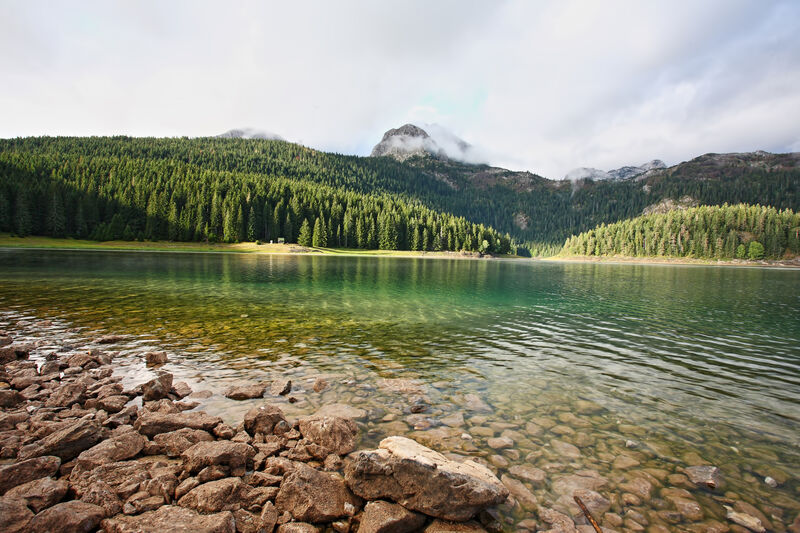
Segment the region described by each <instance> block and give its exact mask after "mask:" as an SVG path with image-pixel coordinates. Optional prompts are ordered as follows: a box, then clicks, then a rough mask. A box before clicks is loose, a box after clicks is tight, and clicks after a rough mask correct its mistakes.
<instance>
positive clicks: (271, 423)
mask: <svg viewBox="0 0 800 533" xmlns="http://www.w3.org/2000/svg"><path fill="white" fill-rule="evenodd" d="M279 422H284V423H286V417H284V416H283V411H281V410H280V408H279V407H277V406H275V405H270V404H267V405H262V406H260V407H254V408H252V409H250V410H249V411H247V414H245V415H244V430H245V431H247V433H248V434H249V435H250V436H251V437H254V436H255V435H256V433H263V434H265V435H271V434H272V431H273V430H274V429H275V424H278V423H279Z"/></svg>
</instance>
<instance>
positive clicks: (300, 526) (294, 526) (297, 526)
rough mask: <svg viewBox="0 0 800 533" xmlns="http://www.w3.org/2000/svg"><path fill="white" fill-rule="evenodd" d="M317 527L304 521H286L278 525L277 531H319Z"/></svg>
mask: <svg viewBox="0 0 800 533" xmlns="http://www.w3.org/2000/svg"><path fill="white" fill-rule="evenodd" d="M319 531H320V530H319V528H317V527H316V526H313V525H311V524H307V523H305V522H287V523H286V524H281V525H280V526H278V529H277V533H319Z"/></svg>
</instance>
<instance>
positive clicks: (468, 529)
mask: <svg viewBox="0 0 800 533" xmlns="http://www.w3.org/2000/svg"><path fill="white" fill-rule="evenodd" d="M423 531H424V533H486V530H485V529H483V528H482V527H481V526H480V524H478V523H477V522H475V521H469V522H448V521H446V520H434V521H433V522H431V523H430V525H428V527H426V528H425V529H424V530H423Z"/></svg>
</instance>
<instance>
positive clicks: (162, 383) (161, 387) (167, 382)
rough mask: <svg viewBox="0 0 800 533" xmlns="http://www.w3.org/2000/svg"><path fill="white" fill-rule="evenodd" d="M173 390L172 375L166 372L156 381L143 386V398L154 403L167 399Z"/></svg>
mask: <svg viewBox="0 0 800 533" xmlns="http://www.w3.org/2000/svg"><path fill="white" fill-rule="evenodd" d="M171 390H172V374H170V373H168V372H164V373H163V374H161V375H160V376H158V377H157V378H155V379H151V380H150V381H148V382H147V383H144V384H143V385H142V397H143V398H144V400H145V401H146V402H147V401H153V400H160V399H161V398H166V397H167V395H168V394H169V392H170V391H171Z"/></svg>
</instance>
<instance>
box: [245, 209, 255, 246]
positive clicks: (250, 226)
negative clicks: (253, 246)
mask: <svg viewBox="0 0 800 533" xmlns="http://www.w3.org/2000/svg"><path fill="white" fill-rule="evenodd" d="M247 240H248V241H249V242H253V241H255V240H256V212H255V211H254V210H253V206H252V204H251V205H250V210H249V211H248V212H247Z"/></svg>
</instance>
